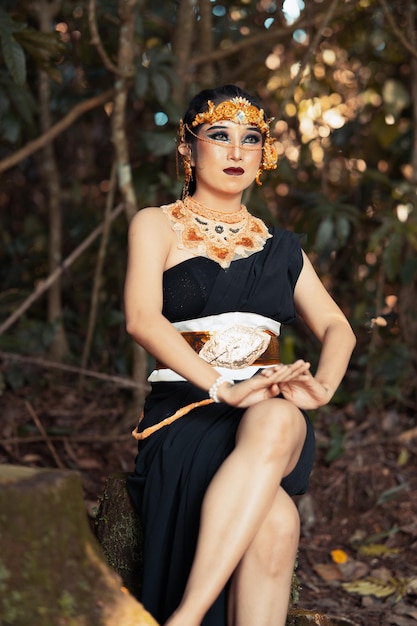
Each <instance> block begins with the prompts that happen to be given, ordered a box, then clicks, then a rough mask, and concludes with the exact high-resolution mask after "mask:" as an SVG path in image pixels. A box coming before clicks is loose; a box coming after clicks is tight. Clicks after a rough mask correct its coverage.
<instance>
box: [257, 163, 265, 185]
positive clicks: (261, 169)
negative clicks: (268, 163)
mask: <svg viewBox="0 0 417 626" xmlns="http://www.w3.org/2000/svg"><path fill="white" fill-rule="evenodd" d="M263 171H264V168H263V167H262V163H261V164H260V166H259V169H258V171H257V173H256V177H255V183H256V184H257V185H259V187H261V186H262V181H261V176H262V172H263Z"/></svg>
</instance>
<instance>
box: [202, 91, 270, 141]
mask: <svg viewBox="0 0 417 626" xmlns="http://www.w3.org/2000/svg"><path fill="white" fill-rule="evenodd" d="M207 105H208V107H207V111H204V112H203V113H198V114H197V115H196V117H195V118H194V120H193V122H192V123H191V126H192V127H195V126H199V125H200V124H204V123H208V124H214V123H215V122H219V121H220V120H230V121H231V122H235V123H236V124H253V125H254V126H257V127H258V128H259V130H260V131H261V133H263V134H265V135H267V136H269V124H268V122H266V121H265V118H264V111H263V109H258V107H256V106H255V105H254V104H251V103H250V102H249V100H247V99H246V98H242V97H239V98H237V97H236V98H232V100H225V101H223V102H220V104H218V105H217V106H215V105H214V103H213V102H212V101H211V100H209V101H208V102H207Z"/></svg>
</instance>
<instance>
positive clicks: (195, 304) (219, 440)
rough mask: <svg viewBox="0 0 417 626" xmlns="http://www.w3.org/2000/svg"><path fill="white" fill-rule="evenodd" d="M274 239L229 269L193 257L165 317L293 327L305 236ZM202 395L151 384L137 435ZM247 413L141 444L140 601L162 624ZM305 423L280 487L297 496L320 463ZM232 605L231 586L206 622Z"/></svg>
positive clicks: (168, 287) (218, 414)
mask: <svg viewBox="0 0 417 626" xmlns="http://www.w3.org/2000/svg"><path fill="white" fill-rule="evenodd" d="M271 233H272V235H273V237H272V238H271V239H268V240H267V241H266V244H265V247H264V249H263V250H262V251H261V252H257V253H255V254H253V255H251V256H250V257H248V258H246V259H239V260H237V261H233V262H232V263H231V265H230V266H229V267H228V268H227V269H222V268H221V267H220V266H219V265H218V264H217V263H216V262H215V261H212V260H210V259H207V258H204V257H195V258H192V259H189V260H187V261H184V262H182V263H180V264H179V265H177V266H175V267H173V268H171V269H169V270H167V271H166V272H165V273H164V277H163V293H164V305H163V313H164V315H165V316H166V317H167V318H168V319H169V320H170V321H171V322H177V321H182V320H188V319H193V318H199V317H205V316H210V315H217V314H220V313H227V312H232V311H241V312H250V313H257V314H259V315H263V316H266V317H269V318H271V319H273V320H275V321H278V322H281V323H282V324H291V323H293V322H294V320H295V315H296V313H295V307H294V297H293V294H294V287H295V284H296V282H297V279H298V276H299V274H300V271H301V268H302V263H303V261H302V255H301V247H300V243H299V237H298V236H297V235H295V234H294V233H291V232H289V231H285V230H282V229H279V228H274V229H272V230H271ZM312 305H313V303H312ZM204 398H207V393H206V392H204V391H202V390H201V389H199V388H197V387H195V386H194V385H192V384H190V383H188V382H183V381H180V382H157V383H153V384H152V390H151V393H150V394H149V396H148V397H147V399H146V402H145V407H144V418H143V420H142V421H141V423H140V425H139V431H142V430H144V429H145V428H147V427H149V426H152V425H154V424H156V423H158V422H160V421H162V420H163V419H165V418H167V417H169V416H171V415H172V414H173V413H175V411H177V409H179V408H181V407H184V406H186V405H188V404H190V403H192V402H197V401H200V400H202V399H204ZM242 415H243V410H242V409H238V408H234V407H230V406H228V405H226V404H223V403H220V404H210V405H207V406H202V407H198V408H195V409H194V410H192V411H191V412H190V413H188V414H187V415H185V416H183V417H181V418H180V419H179V420H177V421H175V422H174V423H172V424H170V425H169V426H164V427H163V428H161V429H160V430H158V431H157V432H155V433H154V434H152V435H151V436H150V437H149V438H147V439H145V440H143V441H141V442H139V450H138V455H137V458H136V466H135V471H134V473H133V474H132V476H131V477H129V479H128V489H129V492H130V495H131V497H132V499H133V501H134V503H135V505H136V507H137V510H138V514H139V515H140V516H141V520H142V524H143V527H144V548H143V583H142V592H141V601H142V603H143V604H144V606H145V608H146V609H147V610H148V611H149V612H150V613H151V614H152V615H153V616H154V617H155V619H156V620H157V621H158V622H159V623H160V624H164V622H165V621H166V620H167V619H168V617H169V616H170V615H171V614H172V613H173V612H174V610H175V609H176V608H177V606H178V604H179V602H180V600H181V597H182V594H183V591H184V588H185V584H186V581H187V577H188V574H189V571H190V568H191V564H192V561H193V557H194V551H195V546H196V541H197V535H198V527H199V519H200V509H201V504H202V500H203V498H204V494H205V491H206V489H207V486H208V484H209V483H210V481H211V479H212V477H213V475H214V474H215V472H216V471H217V469H218V468H219V466H220V465H221V464H222V462H223V461H224V459H225V458H226V457H227V456H228V455H229V454H230V452H231V451H232V450H233V447H234V442H235V434H236V430H237V427H238V425H239V422H240V420H241V417H242ZM305 419H306V423H307V435H306V440H305V443H304V448H303V451H302V454H301V456H300V459H299V462H298V464H297V466H296V467H295V469H294V470H293V471H292V472H291V474H290V475H289V476H287V477H285V478H284V479H283V481H282V486H283V488H284V489H285V490H286V491H287V492H288V493H289V494H290V495H298V494H302V493H304V492H305V491H306V489H307V486H308V481H309V476H310V472H311V469H312V465H313V461H314V445H315V444H314V432H313V428H312V426H311V423H310V421H309V419H308V416H307V415H306V416H305ZM219 559H221V555H220V554H219ZM226 605H227V587H226V588H225V589H224V590H223V592H222V593H221V594H220V596H219V598H218V599H217V600H216V602H215V603H214V604H213V606H212V607H211V609H210V610H209V611H208V613H207V614H206V617H205V619H204V621H203V625H204V626H226V623H227V622H226Z"/></svg>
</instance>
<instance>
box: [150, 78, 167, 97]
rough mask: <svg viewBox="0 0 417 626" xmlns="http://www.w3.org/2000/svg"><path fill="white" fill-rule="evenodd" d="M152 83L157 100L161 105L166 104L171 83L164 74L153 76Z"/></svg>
mask: <svg viewBox="0 0 417 626" xmlns="http://www.w3.org/2000/svg"><path fill="white" fill-rule="evenodd" d="M151 83H152V87H153V90H154V93H155V96H156V99H157V100H158V102H159V103H160V104H164V103H165V102H166V101H167V99H168V96H169V89H170V85H169V81H168V80H167V79H166V78H165V76H163V74H159V73H158V74H151Z"/></svg>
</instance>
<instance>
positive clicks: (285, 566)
mask: <svg viewBox="0 0 417 626" xmlns="http://www.w3.org/2000/svg"><path fill="white" fill-rule="evenodd" d="M285 497H286V499H287V502H285V504H284V503H283V501H282V499H281V498H279V499H278V500H279V502H277V503H276V504H274V506H273V507H272V508H271V511H270V512H269V514H268V515H267V517H266V519H265V520H264V522H263V524H262V527H261V528H260V530H259V532H258V534H257V536H256V538H255V541H254V546H253V547H254V550H255V556H256V559H257V561H258V563H259V565H260V566H261V568H262V570H263V571H264V572H265V573H266V574H267V575H268V576H272V577H276V576H289V575H292V572H293V569H294V563H295V558H296V554H297V548H298V543H299V538H300V518H299V515H298V511H297V508H296V506H295V504H294V503H293V501H292V500H291V499H290V498H289V496H287V494H285Z"/></svg>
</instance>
